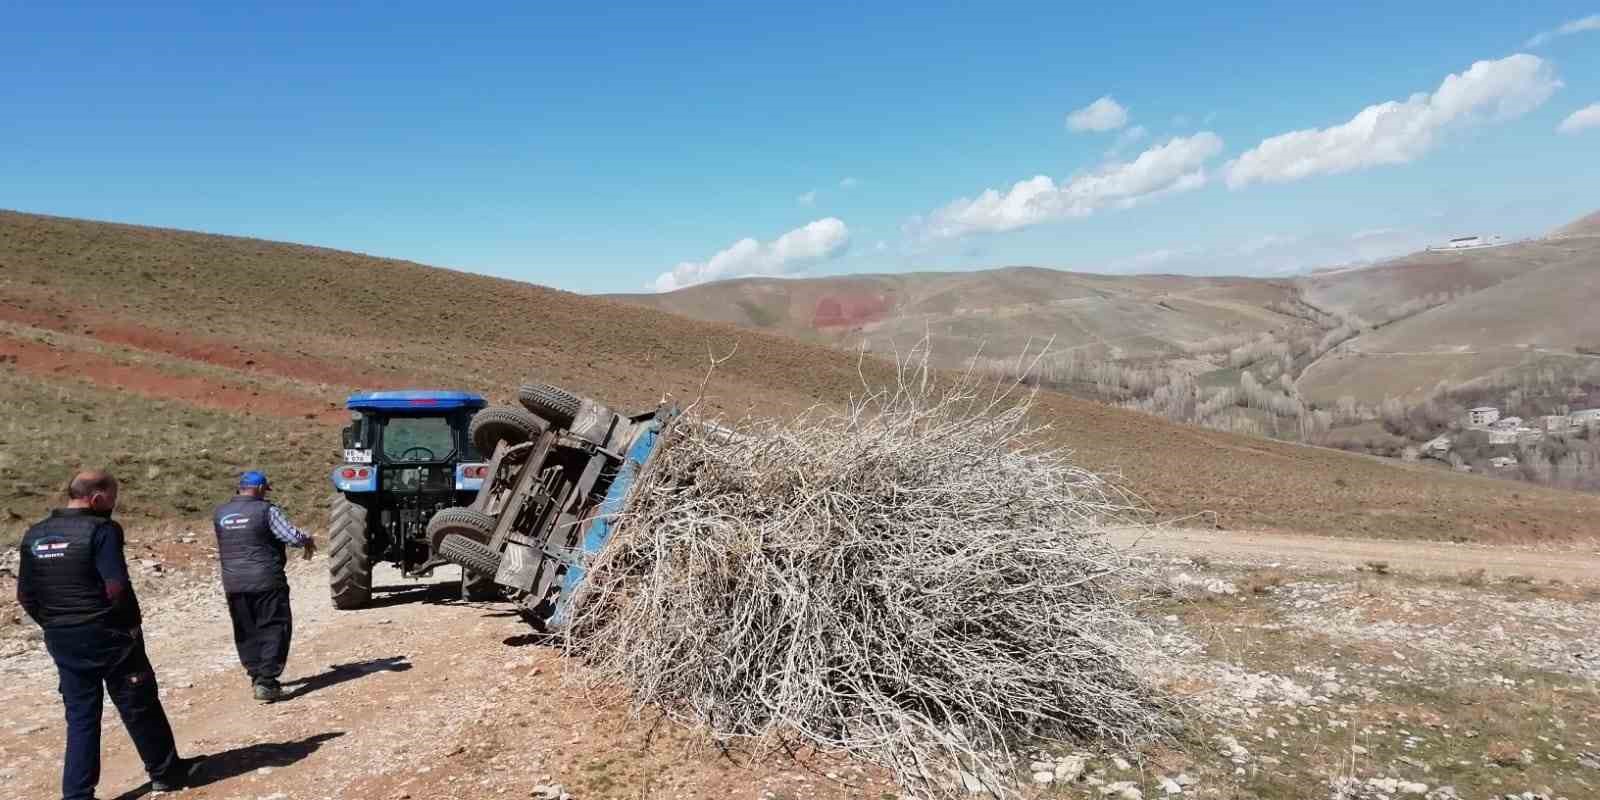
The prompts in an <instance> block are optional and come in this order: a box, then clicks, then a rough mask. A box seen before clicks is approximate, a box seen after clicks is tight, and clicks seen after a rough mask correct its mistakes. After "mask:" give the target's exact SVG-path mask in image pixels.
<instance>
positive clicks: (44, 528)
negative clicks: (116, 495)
mask: <svg viewBox="0 0 1600 800" xmlns="http://www.w3.org/2000/svg"><path fill="white" fill-rule="evenodd" d="M102 526H104V527H106V528H109V529H110V530H106V531H103V532H102V533H101V536H102V537H103V536H116V539H117V541H118V542H120V541H121V540H122V537H121V536H120V535H119V534H120V533H121V531H122V528H121V527H120V526H118V525H117V523H115V522H112V521H111V520H109V519H106V518H105V517H102V516H99V515H96V514H93V513H91V512H89V511H85V510H80V509H60V510H57V511H54V512H52V513H51V514H50V516H49V517H46V518H45V519H44V521H43V522H40V523H39V524H37V525H35V526H33V527H31V528H29V529H28V532H27V533H26V534H24V535H23V537H22V563H21V565H20V567H21V568H20V570H19V571H18V573H19V574H18V577H19V579H20V580H21V581H23V582H24V583H26V585H27V589H28V591H29V593H31V594H32V595H33V596H34V597H35V598H36V599H37V600H38V603H39V614H38V616H39V619H38V620H37V622H38V623H39V626H40V627H43V628H64V627H68V626H72V625H83V624H86V623H90V622H99V623H105V624H110V625H115V626H118V627H124V628H131V627H134V626H136V625H138V624H139V622H140V620H139V601H138V600H137V599H135V598H134V596H133V586H132V585H129V586H128V588H127V592H128V595H127V597H126V599H125V600H124V602H123V603H122V604H121V605H120V606H114V605H113V604H112V603H111V600H110V599H108V598H107V597H106V582H105V580H104V579H102V578H101V577H100V571H99V570H98V569H96V568H95V563H94V549H95V545H96V544H97V542H96V535H95V533H96V531H99V530H100V529H101V528H102Z"/></svg>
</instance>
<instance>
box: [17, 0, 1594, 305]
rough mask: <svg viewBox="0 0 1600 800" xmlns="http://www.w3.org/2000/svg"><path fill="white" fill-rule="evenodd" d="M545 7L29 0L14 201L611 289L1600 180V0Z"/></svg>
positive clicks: (1327, 233)
mask: <svg viewBox="0 0 1600 800" xmlns="http://www.w3.org/2000/svg"><path fill="white" fill-rule="evenodd" d="M527 5H528V4H522V5H517V6H507V7H505V8H501V9H498V10H489V9H487V7H469V6H461V7H454V6H441V5H439V4H432V3H430V4H406V3H383V4H379V3H370V4H357V3H351V4H343V5H342V6H341V7H340V8H338V9H329V8H324V7H322V6H320V5H315V4H303V5H297V4H293V3H283V4H274V5H271V6H266V7H262V8H259V9H252V8H244V7H229V8H222V7H218V6H214V5H212V4H205V5H200V4H196V5H192V6H184V5H182V4H162V5H161V6H160V7H159V8H140V9H133V8H130V7H128V6H127V5H126V4H114V5H113V4H106V5H102V6H89V5H85V4H77V3H60V4H43V3H13V2H6V0H0V20H3V21H4V22H3V24H0V74H4V75H5V76H6V79H5V81H4V88H3V89H0V207H4V208H13V209H18V210H23V211H32V212H40V213H49V214H60V215H66V216H75V217H88V218H94V219H105V220H115V221H121V222H131V223H139V224H149V225H160V226H168V227H179V228H188V229H194V230H203V231H210V232H218V233H231V234H240V235H248V236H258V237H263V238H269V239H280V240H289V241H296V242H305V243H310V244H318V245H325V246H329V247H337V248H342V249H349V250H357V251H361V252H367V253H373V254H377V255H384V256H393V257H399V258H408V259H413V260H417V261H422V262H425V263H431V264H436V265H440V266H449V267H454V268H459V269H466V270H471V271H476V272H484V273H488V274H493V275H500V276H505V277H511V278H518V279H524V280H530V281H534V282H538V283H544V284H549V285H553V286H558V287H561V288H566V289H572V290H575V291H584V292H597V291H641V290H646V289H648V288H650V287H661V288H670V287H672V286H677V285H685V284H690V283H693V282H696V281H699V280H704V279H712V278H718V277H730V276H734V275H741V274H774V275H817V274H837V273H851V272H879V271H882V272H895V271H904V270H910V269H934V268H936V269H971V268H981V267H992V266H1003V265H1008V264H1033V265H1041V266H1052V267H1060V268H1070V269H1085V270H1097V271H1124V272H1128V271H1155V270H1160V271H1182V272H1199V273H1204V272H1212V273H1252V274H1265V273H1272V272H1279V271H1284V270H1291V269H1296V268H1304V267H1308V266H1313V265H1318V264H1325V263H1339V262H1344V261H1349V260H1352V259H1358V258H1372V257H1377V256H1381V255H1386V254H1390V253H1394V252H1401V251H1404V250H1409V249H1413V248H1415V247H1417V246H1420V245H1422V244H1426V243H1428V242H1431V241H1435V240H1437V239H1439V238H1442V237H1446V236H1449V235H1457V234H1463V233H1480V232H1481V233H1499V234H1502V235H1505V236H1508V237H1511V236H1522V235H1530V234H1537V233H1540V232H1542V231H1544V230H1546V229H1548V228H1550V227H1551V226H1554V225H1557V224H1560V223H1562V222H1565V221H1567V220H1569V219H1570V218H1573V217H1577V216H1579V215H1581V214H1583V213H1587V212H1589V211H1593V210H1596V209H1600V189H1597V187H1600V108H1590V107H1591V106H1595V104H1597V103H1600V5H1596V4H1595V3H1594V2H1593V0H1591V1H1590V2H1589V3H1588V4H1583V3H1526V4H1519V5H1518V7H1517V8H1516V9H1514V10H1512V9H1508V8H1505V7H1503V6H1502V5H1501V4H1495V5H1493V6H1490V5H1488V4H1485V5H1484V6H1483V7H1482V8H1473V7H1471V6H1470V5H1469V6H1465V7H1464V6H1463V5H1462V4H1460V3H1432V2H1414V3H1400V4H1396V3H1365V2H1354V3H1349V4H1343V5H1338V6H1330V7H1328V8H1326V9H1318V10H1310V11H1306V10H1294V11H1292V12H1290V11H1286V10H1285V6H1283V5H1282V4H1260V5H1248V4H1229V5H1225V6H1215V5H1213V6H1210V7H1200V6H1194V7H1174V6H1168V5H1165V4H1146V3H1140V2H1122V3H1116V4H1108V6H1109V7H1107V8H1100V9H1083V8H1072V7H1071V5H1072V4H1063V3H1049V2H1040V3H1017V4H1003V3H989V4H970V3H963V4H949V5H944V4H916V5H910V4H908V5H904V6H895V5H888V4H874V5H872V6H865V5H862V6H856V5H842V4H840V5H834V4H793V5H790V6H788V7H774V8H767V7H763V6H762V5H760V4H744V3H741V4H734V3H696V4H687V5H685V6H683V7H681V8H665V7H660V6H657V5H654V4H653V5H649V6H633V7H624V6H614V7H607V8H600V9H585V10H573V9H559V10H552V9H541V8H531V7H527ZM1563 26H1565V27H1563ZM1535 37H1538V38H1537V39H1536V38H1535ZM1475 65H1476V66H1475ZM1449 76H1455V77H1453V78H1452V77H1449ZM1101 98H1107V100H1105V101H1103V102H1100V103H1099V104H1098V105H1096V101H1099V100H1101ZM1386 102H1392V103H1393V105H1391V106H1383V107H1380V108H1377V109H1371V107H1374V106H1378V105H1379V104H1382V103H1386ZM1083 109H1090V110H1091V111H1092V112H1094V113H1085V114H1083V115H1080V116H1077V117H1072V119H1075V120H1076V124H1069V122H1068V120H1069V115H1071V114H1072V113H1073V112H1074V111H1079V110H1083ZM1364 109H1371V110H1370V111H1369V112H1368V113H1367V114H1366V115H1365V116H1363V110H1364ZM1585 109H1588V110H1587V111H1585ZM989 190H993V194H992V195H989V196H985V194H984V193H985V192H986V191H989Z"/></svg>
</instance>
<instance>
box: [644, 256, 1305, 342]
mask: <svg viewBox="0 0 1600 800" xmlns="http://www.w3.org/2000/svg"><path fill="white" fill-rule="evenodd" d="M1293 298H1294V288H1293V286H1292V285H1291V284H1290V283H1289V282H1287V281H1268V280H1256V279H1249V278H1191V277H1182V276H1175V275H1149V276H1117V275H1093V274H1086V273H1073V272H1061V271H1057V270H1049V269H1038V268H1033V267H1011V268H1006V269H996V270H982V271H976V272H921V273H906V274H897V275H851V276H839V277H826V278H808V279H798V280H783V279H772V278H747V279H740V280H731V281H721V282H717V283H710V284H703V285H700V286H695V287H691V288H688V289H680V290H678V291H675V292H668V293H663V294H636V295H616V296H615V299H619V300H624V301H626V302H630V303H636V304H639V305H646V306H650V307H652V308H658V309H661V310H664V311H670V312H673V313H675V314H682V315H684V316H688V317H694V318H696V319H705V320H711V321H717V322H727V323H732V324H735V325H741V326H744V327H748V328H754V329H758V330H764V331H771V332H774V333H780V334H783V335H785V336H790V337H793V338H797V339H802V340H805V341H812V342H821V343H826V344H832V345H837V346H842V347H845V348H856V347H859V346H863V345H865V346H866V347H867V348H868V349H869V350H873V351H877V352H887V351H891V350H893V349H894V348H895V347H896V346H899V347H905V346H906V345H908V344H910V343H914V342H916V341H919V340H920V339H921V338H922V337H923V336H924V335H931V336H932V338H933V341H934V345H935V350H936V352H938V353H939V354H940V355H941V357H942V358H943V360H944V363H945V364H947V365H949V366H959V365H963V364H965V363H966V361H967V360H968V359H970V358H971V357H972V356H974V355H975V354H978V353H980V352H981V353H982V354H984V355H985V356H987V357H991V358H1009V357H1013V356H1015V355H1017V354H1018V353H1021V352H1022V351H1023V349H1024V348H1026V347H1028V346H1029V345H1030V343H1031V344H1032V345H1033V347H1034V348H1037V347H1038V346H1039V345H1040V344H1041V343H1042V342H1043V341H1045V340H1047V339H1050V338H1051V337H1054V339H1055V341H1054V344H1053V345H1052V347H1053V349H1054V350H1056V351H1066V350H1082V351H1085V352H1086V353H1087V354H1090V355H1092V356H1093V357H1094V358H1097V359H1104V360H1128V359H1134V360H1138V359H1164V358H1171V357H1174V356H1178V355H1180V354H1181V353H1182V352H1183V350H1184V345H1185V344H1196V343H1199V342H1204V341H1206V340H1208V339H1215V338H1218V337H1225V336H1245V337H1253V336H1255V335H1257V334H1259V333H1262V332H1265V331H1276V330H1285V329H1290V328H1296V327H1300V326H1302V325H1303V324H1304V323H1303V321H1302V320H1300V319H1297V318H1295V317H1291V316H1286V315H1284V314H1282V313H1279V312H1277V311H1272V310H1269V309H1268V306H1270V305H1285V304H1290V303H1292V301H1293Z"/></svg>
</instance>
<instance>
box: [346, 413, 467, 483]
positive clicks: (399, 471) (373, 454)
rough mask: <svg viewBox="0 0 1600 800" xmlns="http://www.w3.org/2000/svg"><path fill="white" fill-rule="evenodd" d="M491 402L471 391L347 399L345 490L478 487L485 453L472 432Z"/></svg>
mask: <svg viewBox="0 0 1600 800" xmlns="http://www.w3.org/2000/svg"><path fill="white" fill-rule="evenodd" d="M486 404H487V403H486V402H485V401H484V399H483V398H482V397H479V396H478V395H475V394H468V393H466V392H430V391H397V392H364V393H361V394H354V395H351V396H350V399H349V400H348V401H346V403H345V406H346V407H347V408H349V409H350V417H351V422H350V424H349V425H348V426H346V427H345V429H344V442H343V444H344V465H343V466H341V467H339V468H337V469H335V470H334V474H333V484H334V487H335V488H337V489H338V490H339V491H341V492H387V493H391V494H431V493H439V492H445V493H448V492H456V491H461V492H476V491H477V490H478V487H479V486H480V485H481V483H482V479H483V476H482V474H480V473H479V472H478V471H477V470H475V469H474V468H475V467H478V466H482V464H481V463H480V462H482V460H483V459H482V458H481V457H479V455H478V453H477V452H476V451H475V450H474V449H473V446H472V440H471V438H470V437H469V436H468V435H467V427H468V425H470V424H471V422H472V415H473V414H475V413H477V412H478V410H479V409H481V408H483V407H484V406H485V405H486Z"/></svg>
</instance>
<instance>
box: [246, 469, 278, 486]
mask: <svg viewBox="0 0 1600 800" xmlns="http://www.w3.org/2000/svg"><path fill="white" fill-rule="evenodd" d="M271 486H272V484H270V483H268V482H267V475H266V473H264V472H257V471H255V470H250V471H249V472H246V473H244V474H243V475H240V476H239V488H240V489H267V488H270V487H271Z"/></svg>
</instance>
